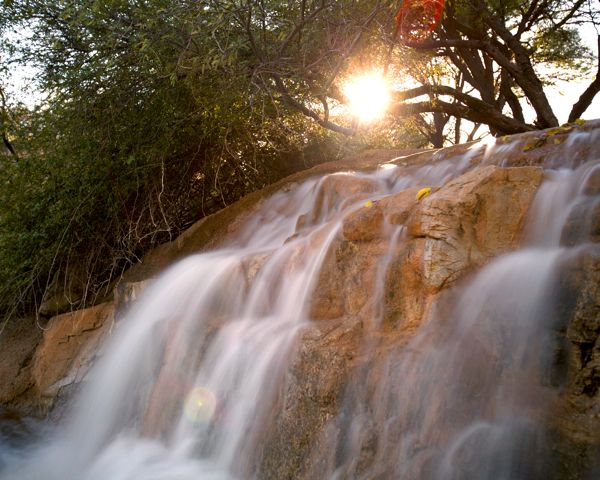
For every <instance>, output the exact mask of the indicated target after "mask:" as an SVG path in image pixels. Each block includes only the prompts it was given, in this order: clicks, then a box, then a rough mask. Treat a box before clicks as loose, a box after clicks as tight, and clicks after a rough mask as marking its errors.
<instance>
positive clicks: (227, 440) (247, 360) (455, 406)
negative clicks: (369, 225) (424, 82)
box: [0, 134, 598, 480]
mask: <svg viewBox="0 0 600 480" xmlns="http://www.w3.org/2000/svg"><path fill="white" fill-rule="evenodd" d="M578 135H579V134H578ZM576 140H577V142H579V141H580V140H581V139H579V138H578V139H576ZM573 142H575V140H573ZM575 143H576V142H575ZM482 148H483V147H482ZM487 148H488V152H487V153H486V157H485V161H486V162H488V161H489V158H490V154H489V148H490V147H489V146H488V147H487ZM502 148H505V149H506V148H508V147H506V146H503V147H502ZM570 148H571V147H570ZM475 151H476V149H472V150H470V151H469V152H468V153H467V154H466V155H464V156H463V157H462V158H459V159H449V160H444V161H440V162H438V163H436V164H434V165H426V166H423V167H418V168H416V167H415V168H412V169H411V170H406V171H403V170H400V169H398V168H389V169H380V170H378V171H377V172H375V173H370V174H352V173H348V174H337V175H355V176H358V177H360V178H361V179H363V180H364V181H365V182H367V183H368V184H369V185H370V188H369V189H367V190H368V192H366V191H363V193H360V192H355V194H353V195H340V194H336V193H335V191H334V190H332V189H331V185H330V183H331V181H332V176H329V177H325V178H323V179H315V180H311V181H308V182H306V183H304V184H302V185H299V186H297V187H296V188H295V189H293V190H292V191H291V192H284V193H278V194H276V195H274V196H273V197H272V198H271V199H269V200H268V201H267V202H265V204H264V205H263V206H262V207H261V210H260V212H259V213H258V214H256V215H255V216H254V217H253V218H252V219H251V220H250V221H249V222H248V223H247V224H246V225H245V229H244V231H243V232H241V234H240V236H239V237H238V238H237V239H236V241H235V242H231V243H230V244H228V245H227V246H226V248H224V249H222V250H220V251H216V252H211V253H206V254H201V255H195V256H192V257H190V258H188V259H186V260H184V261H182V262H180V263H178V264H177V265H175V266H173V267H172V268H170V269H169V270H168V271H167V272H165V273H164V274H163V275H162V276H161V278H160V279H158V280H157V281H156V282H154V283H153V285H152V286H151V287H150V288H149V289H148V290H147V291H146V292H145V293H144V295H143V296H142V299H141V300H140V301H139V302H138V303H137V305H136V306H135V307H134V309H133V310H132V311H131V312H130V313H129V314H128V315H127V318H126V319H124V320H123V321H122V322H121V325H120V326H119V328H118V330H117V333H116V334H115V335H114V336H113V338H112V339H111V341H110V344H109V345H108V346H107V348H106V351H105V353H104V355H103V357H102V359H101V361H100V362H99V364H98V365H97V366H96V368H95V369H94V371H93V373H92V374H91V375H90V378H89V379H88V382H87V383H88V385H87V386H86V388H85V389H84V391H83V392H82V394H81V395H80V396H79V397H78V398H77V400H76V402H75V404H74V405H73V409H72V412H71V414H70V416H69V418H68V420H67V421H66V422H65V424H64V425H63V426H61V427H60V428H59V429H58V430H57V431H55V432H54V433H53V435H52V436H51V438H49V439H48V440H47V441H46V442H45V443H44V444H42V445H41V446H38V447H36V448H35V450H34V451H24V450H21V451H20V454H16V455H13V456H11V458H10V459H7V460H4V461H5V462H6V465H5V467H4V470H2V471H0V478H1V479H2V480H16V479H19V480H42V479H43V480H69V479H73V480H80V479H81V480H107V479H111V480H134V479H136V480H176V479H177V480H192V479H194V480H197V479H201V480H208V479H233V478H240V479H246V478H255V477H256V476H260V474H259V472H258V470H257V468H258V463H259V457H260V455H261V448H262V442H263V436H264V433H265V431H266V430H267V429H268V427H269V425H270V422H271V421H272V419H273V417H274V414H275V412H274V411H273V409H274V408H276V406H277V405H278V401H277V400H278V395H280V393H281V385H282V384H285V382H286V381H287V379H286V374H287V370H288V369H287V367H288V366H289V364H290V361H291V359H292V358H293V356H294V352H295V349H296V347H297V342H296V340H297V338H298V335H299V333H300V332H301V331H302V330H303V328H305V327H306V326H307V325H309V324H310V322H311V319H310V318H309V313H308V306H309V299H310V297H311V294H312V292H313V289H314V288H315V285H316V282H317V279H318V275H319V271H320V268H321V265H322V263H323V261H324V260H325V258H326V255H327V253H328V251H329V247H330V245H331V244H332V242H333V241H334V239H335V238H336V235H338V232H339V229H340V225H341V219H342V218H343V216H344V215H347V214H348V213H349V212H351V211H353V210H355V209H357V208H361V207H362V204H363V203H364V202H365V200H367V199H372V200H373V199H378V198H382V197H384V196H386V195H389V194H391V193H395V192H398V191H401V190H403V189H406V188H408V187H411V186H422V185H430V186H431V185H442V184H444V183H445V182H446V181H448V179H449V178H452V177H454V176H456V175H459V174H460V173H461V172H462V171H464V170H465V169H466V168H467V167H468V164H469V162H470V160H471V158H472V157H473V156H474V153H475ZM592 160H593V159H592ZM499 161H501V159H499ZM556 161H557V160H556V159H553V162H556ZM564 163H565V168H564V169H562V170H552V171H548V172H547V178H546V181H545V182H544V184H543V186H542V187H541V188H540V190H539V192H538V195H537V198H536V202H535V204H534V206H533V208H532V211H531V215H530V222H529V224H528V226H527V241H526V245H525V247H524V248H523V249H522V250H520V251H518V252H515V253H512V254H508V255H505V256H503V257H501V258H498V259H497V260H495V261H493V262H491V263H490V264H489V265H488V266H487V267H485V268H484V269H482V270H481V271H480V272H479V273H478V274H477V275H476V276H475V277H474V278H473V279H472V281H471V282H470V283H469V284H468V285H466V286H464V287H461V288H457V289H455V290H454V291H453V292H452V293H451V295H450V297H451V298H450V300H449V302H448V305H450V306H449V307H448V309H447V310H446V311H436V312H433V313H432V314H431V317H430V318H429V319H428V320H427V321H426V322H423V326H422V327H421V330H420V331H419V332H418V333H417V335H416V336H415V337H414V339H413V340H412V341H411V342H410V344H409V345H408V346H405V347H403V348H401V349H398V350H396V351H392V352H390V354H389V358H387V359H385V361H384V363H383V367H382V368H383V371H384V374H383V375H380V376H379V378H380V380H379V383H378V385H377V388H376V390H375V391H374V392H369V393H367V392H365V391H364V387H365V385H366V384H367V383H368V382H369V375H370V373H369V371H368V370H366V371H359V372H357V373H356V375H355V378H354V380H353V381H352V382H351V383H350V385H348V388H347V391H346V393H345V398H344V401H343V404H344V407H343V410H344V411H342V412H340V414H339V415H338V417H337V418H334V419H332V420H331V422H330V427H331V428H334V429H335V430H336V431H337V432H339V434H338V435H337V441H334V442H333V443H332V444H331V445H330V449H328V450H327V451H323V452H317V453H315V454H314V455H315V457H316V458H320V459H322V460H324V465H330V467H328V468H329V470H324V471H322V472H320V474H319V475H320V477H319V478H365V479H367V478H435V479H440V480H441V479H454V478H456V479H464V478H473V479H475V478H485V479H498V480H504V479H506V480H508V479H520V478H523V479H536V478H539V479H541V478H547V477H546V474H547V469H548V468H549V467H548V464H547V463H546V462H539V461H536V462H533V461H530V460H528V455H541V456H545V457H547V456H548V452H547V445H546V439H545V437H546V432H545V431H544V429H543V428H542V427H541V426H540V425H542V424H543V421H542V419H540V418H539V417H540V416H542V417H543V415H544V412H545V409H544V408H543V407H544V405H546V404H550V403H551V402H552V400H553V398H554V396H555V394H556V393H555V389H554V388H552V386H551V385H550V384H548V385H547V386H544V385H541V386H540V385H537V386H536V385H534V384H532V382H531V378H532V377H539V376H540V375H541V376H543V372H544V369H547V368H549V367H548V366H549V364H550V363H551V362H552V358H547V357H548V355H547V353H548V352H552V351H553V348H552V345H553V341H554V337H553V335H552V332H553V330H552V329H553V328H554V325H553V323H552V322H553V321H554V320H555V319H554V318H553V315H552V302H551V301H550V300H551V296H552V292H553V288H555V283H556V278H557V275H556V269H557V268H558V266H559V265H560V262H561V261H562V260H563V259H564V258H565V256H568V255H571V254H572V253H573V250H574V249H576V248H579V247H573V248H564V247H560V246H559V243H560V239H561V232H562V230H563V226H564V223H565V221H566V219H567V217H568V214H569V211H570V210H571V208H573V206H574V205H578V204H580V203H581V202H582V201H584V200H586V198H585V194H584V193H583V192H582V191H581V188H580V185H581V184H582V182H583V180H584V179H585V177H586V176H588V175H589V174H590V171H591V169H592V168H598V163H597V161H595V163H594V161H591V162H588V163H585V164H584V165H583V166H581V167H578V168H577V169H573V168H572V167H570V166H569V164H568V162H564ZM580 163H581V160H580ZM402 172H405V173H402ZM406 172H408V173H406ZM335 180H336V179H334V181H335ZM365 192H366V193H365ZM298 224H301V228H298V229H297V225H298ZM297 230H298V231H297ZM384 235H387V236H388V238H389V239H391V240H390V244H391V245H392V246H393V245H394V244H396V243H397V242H401V241H403V239H402V231H401V229H395V228H391V227H387V228H386V232H385V233H384ZM392 251H393V248H391V249H390V252H392ZM390 261H391V253H390V254H389V255H384V256H383V257H382V259H381V261H380V265H379V272H380V273H379V277H378V280H377V282H375V285H374V286H372V288H373V291H372V292H370V295H371V296H372V297H373V298H378V299H382V298H383V296H382V295H383V289H384V288H385V285H384V284H385V280H384V279H385V271H386V269H387V265H388V263H389V262H390ZM365 288H366V287H365ZM376 311H378V312H379V313H378V314H382V309H378V310H376ZM374 325H377V322H374ZM374 347H375V346H374V345H372V344H368V345H365V346H364V349H365V352H369V351H371V350H372V349H373V348H374ZM323 368H327V365H323ZM540 372H542V373H540ZM371 432H377V435H378V436H379V439H378V441H377V445H376V447H375V448H374V449H373V447H372V446H369V445H367V443H368V442H369V438H370V436H369V435H368V434H369V433H371ZM366 448H370V449H371V450H374V454H373V458H374V461H372V462H370V463H369V464H368V465H366V466H365V465H361V464H360V462H359V461H358V459H359V458H360V457H361V452H362V451H364V450H365V449H366ZM545 457H544V458H545ZM331 459H333V460H331ZM0 466H1V465H0ZM315 478H316V477H315Z"/></svg>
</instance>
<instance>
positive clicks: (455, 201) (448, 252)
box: [408, 165, 543, 292]
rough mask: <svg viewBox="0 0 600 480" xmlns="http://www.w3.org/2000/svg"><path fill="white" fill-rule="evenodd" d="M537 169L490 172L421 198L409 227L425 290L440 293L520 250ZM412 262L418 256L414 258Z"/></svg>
mask: <svg viewBox="0 0 600 480" xmlns="http://www.w3.org/2000/svg"><path fill="white" fill-rule="evenodd" d="M542 178H543V171H542V169H541V168H539V167H511V168H501V167H496V166H492V165H490V166H487V167H483V168H480V169H476V170H472V171H469V172H467V173H465V174H463V175H461V176H460V177H458V178H456V179H454V180H452V181H450V182H449V183H448V184H446V185H444V186H443V187H442V188H440V189H439V190H438V191H437V192H435V193H432V194H431V195H429V196H427V197H425V198H423V199H422V200H421V202H419V206H418V208H416V210H415V211H414V213H413V215H412V217H411V218H410V220H409V221H408V232H409V235H411V236H412V237H413V238H416V239H423V241H422V242H419V246H418V248H419V249H420V250H421V252H420V253H419V254H416V255H417V256H419V257H420V258H421V261H422V277H423V285H424V286H425V288H427V289H428V290H430V291H433V292H436V291H439V290H441V289H442V288H445V287H447V286H448V285H450V284H452V283H455V282H456V281H457V280H458V279H459V278H461V277H462V276H463V275H464V274H465V273H466V272H468V271H469V270H471V269H472V268H473V267H476V266H481V265H483V264H484V263H485V262H486V261H487V260H489V259H490V258H492V257H494V256H497V255H500V254H502V253H505V252H508V251H510V250H512V249H514V248H515V247H517V245H518V244H519V241H520V238H521V233H522V230H523V225H524V222H525V218H526V215H527V212H528V210H529V206H530V204H531V201H532V200H533V196H534V195H535V193H536V191H537V188H538V186H539V185H540V183H541V181H542ZM413 257H414V255H413Z"/></svg>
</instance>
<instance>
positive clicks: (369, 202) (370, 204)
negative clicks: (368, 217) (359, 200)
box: [365, 200, 373, 208]
mask: <svg viewBox="0 0 600 480" xmlns="http://www.w3.org/2000/svg"><path fill="white" fill-rule="evenodd" d="M372 206H373V200H367V201H366V202H365V208H369V207H372Z"/></svg>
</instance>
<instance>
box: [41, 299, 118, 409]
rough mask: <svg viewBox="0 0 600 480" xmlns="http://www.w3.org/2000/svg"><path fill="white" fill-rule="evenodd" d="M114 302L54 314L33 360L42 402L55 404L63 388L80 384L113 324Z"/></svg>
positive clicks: (48, 404)
mask: <svg viewBox="0 0 600 480" xmlns="http://www.w3.org/2000/svg"><path fill="white" fill-rule="evenodd" d="M114 314H115V308H114V303H113V302H108V303H103V304H100V305H96V306H94V307H90V308H86V309H84V310H78V311H75V312H72V313H65V314H63V315H59V316H56V317H53V318H52V319H50V321H49V322H48V325H47V327H46V330H45V331H44V337H43V340H42V342H41V344H40V346H39V347H38V349H37V350H36V352H35V356H34V359H33V381H34V386H35V390H36V392H37V394H38V395H39V397H40V398H41V403H42V404H44V402H46V404H47V405H46V406H50V405H52V403H53V402H54V401H55V400H56V397H57V396H59V395H60V394H61V390H62V389H65V388H67V387H73V386H76V385H77V384H79V383H80V382H81V381H82V380H83V378H84V377H85V375H86V374H87V373H88V371H89V369H90V368H91V366H92V363H93V362H94V360H95V358H96V356H97V355H98V354H99V349H100V345H101V343H102V340H104V338H105V337H106V335H108V333H109V332H110V329H111V327H112V325H113V320H114Z"/></svg>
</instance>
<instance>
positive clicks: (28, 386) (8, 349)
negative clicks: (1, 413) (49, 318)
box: [0, 317, 42, 409]
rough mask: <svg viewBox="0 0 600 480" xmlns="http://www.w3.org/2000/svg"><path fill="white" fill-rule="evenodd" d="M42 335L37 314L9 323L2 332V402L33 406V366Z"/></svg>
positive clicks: (0, 391)
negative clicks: (36, 318) (37, 321)
mask: <svg viewBox="0 0 600 480" xmlns="http://www.w3.org/2000/svg"><path fill="white" fill-rule="evenodd" d="M41 338H42V330H41V329H40V328H38V326H37V324H36V320H35V318H33V317H31V318H25V319H22V320H20V321H19V322H12V323H7V324H6V325H4V327H3V328H2V334H1V335H0V352H1V354H0V378H1V379H2V382H0V405H6V406H16V407H21V408H26V409H29V408H30V407H31V406H32V404H35V398H33V395H32V390H33V378H32V367H33V357H34V354H35V351H36V348H37V346H38V344H39V342H40V340H41Z"/></svg>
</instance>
